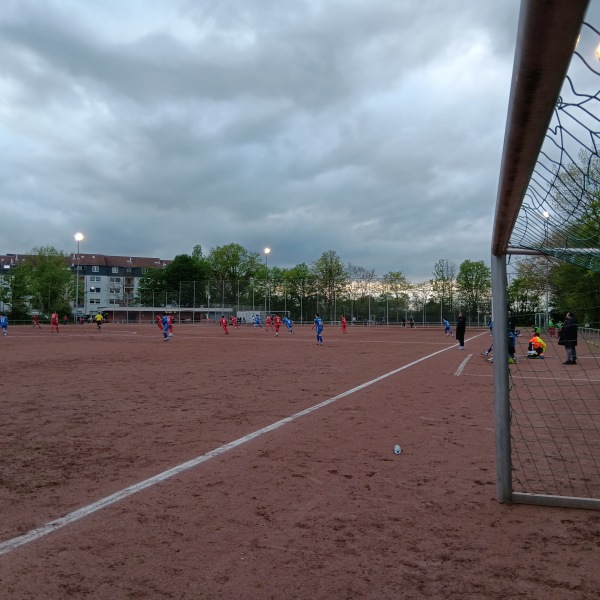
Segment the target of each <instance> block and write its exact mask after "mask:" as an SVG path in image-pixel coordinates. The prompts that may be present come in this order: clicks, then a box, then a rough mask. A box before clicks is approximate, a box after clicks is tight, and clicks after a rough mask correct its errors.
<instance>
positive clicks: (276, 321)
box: [273, 314, 281, 335]
mask: <svg viewBox="0 0 600 600" xmlns="http://www.w3.org/2000/svg"><path fill="white" fill-rule="evenodd" d="M273 322H274V323H275V335H279V328H280V327H281V317H280V316H279V315H278V314H275V318H274V319H273Z"/></svg>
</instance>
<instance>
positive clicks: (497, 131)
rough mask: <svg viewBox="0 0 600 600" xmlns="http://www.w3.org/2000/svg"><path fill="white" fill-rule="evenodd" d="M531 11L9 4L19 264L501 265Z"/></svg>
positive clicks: (327, 0) (341, 2)
mask: <svg viewBox="0 0 600 600" xmlns="http://www.w3.org/2000/svg"><path fill="white" fill-rule="evenodd" d="M518 14H519V2H518V1H517V0H485V1H477V2H475V1H473V0H454V1H452V0H451V1H448V0H444V1H441V0H427V1H423V2H417V1H416V0H394V1H390V0H337V1H336V0H288V1H285V0H253V1H252V2H250V1H244V0H237V1H233V0H163V1H158V0H101V1H100V0H99V1H97V2H82V1H80V0H77V1H76V0H70V1H69V0H3V2H2V10H1V12H0V65H1V69H0V202H1V205H2V211H1V217H0V254H5V253H27V252H29V251H31V249H32V248H33V247H35V246H41V245H52V246H54V247H56V248H58V249H60V250H64V251H65V252H72V251H74V250H76V247H77V246H76V242H75V241H74V238H73V235H74V234H75V232H77V231H81V232H83V233H84V235H85V240H84V241H83V242H82V245H81V251H82V252H85V253H99V254H116V255H127V256H129V255H133V256H153V257H159V258H163V259H169V258H173V257H174V256H175V255H177V254H183V253H187V254H191V252H192V249H193V247H194V246H195V245H196V244H200V245H202V248H203V250H204V252H205V254H206V253H208V252H209V251H210V248H212V247H215V246H221V245H224V244H229V243H232V242H235V243H239V244H241V245H242V246H244V247H245V248H247V249H248V250H251V251H256V252H260V253H261V254H262V251H263V249H264V248H265V246H269V247H270V248H271V249H272V251H271V254H270V256H269V265H277V266H280V267H291V266H294V265H295V264H298V263H301V262H306V263H309V264H310V263H311V262H313V261H315V260H316V259H318V258H319V257H320V256H321V254H322V253H323V252H324V251H326V250H335V251H336V252H337V253H338V255H339V256H340V258H341V259H342V261H343V262H344V263H352V264H355V265H360V266H363V267H365V268H368V269H375V270H376V271H377V274H378V275H380V276H381V275H383V274H385V273H386V272H388V271H396V270H401V271H403V272H404V273H405V274H406V275H407V276H408V277H409V279H411V280H412V281H419V280H423V279H429V278H430V277H431V273H432V270H433V265H434V263H435V262H436V261H437V260H439V259H440V258H444V259H448V260H452V261H455V262H456V263H457V265H459V264H460V263H461V262H462V261H463V260H465V259H472V260H484V261H485V262H486V264H489V254H490V239H491V230H492V221H493V215H494V205H495V199H496V192H497V187H498V175H499V168H500V158H501V151H502V142H503V137H504V128H505V123H506V113H507V106H508V94H509V88H510V78H511V73H512V64H513V59H514V50H515V39H516V30H517V24H518Z"/></svg>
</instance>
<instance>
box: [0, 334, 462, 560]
mask: <svg viewBox="0 0 600 600" xmlns="http://www.w3.org/2000/svg"><path fill="white" fill-rule="evenodd" d="M453 348H456V346H448V347H447V348H444V349H443V350H438V351H437V352H433V353H432V354H428V355H427V356H423V357H422V358H419V359H417V360H414V361H413V362H411V363H408V364H407V365H404V366H403V367H399V368H398V369H394V370H393V371H390V372H389V373H385V374H384V375H380V376H379V377H376V378H375V379H371V381H367V382H366V383H362V384H361V385H357V386H356V387H353V388H352V389H350V390H347V391H346V392H342V393H341V394H338V395H337V396H334V397H333V398H329V399H328V400H324V401H323V402H320V403H319V404H315V405H314V406H311V407H310V408H306V409H305V410H301V411H300V412H297V413H295V414H293V415H291V416H289V417H286V418H285V419H281V420H280V421H276V422H275V423H272V424H271V425H267V426H266V427H263V428H262V429H259V430H258V431H254V432H253V433H250V434H248V435H245V436H244V437H241V438H238V439H237V440H234V441H233V442H229V443H228V444H225V445H223V446H219V447H218V448H215V449H214V450H211V451H210V452H207V453H206V454H203V455H201V456H198V457H196V458H194V459H192V460H189V461H187V462H184V463H182V464H180V465H177V466H176V467H173V468H171V469H168V470H167V471H163V472H162V473H159V474H158V475H155V476H154V477H150V479H146V480H145V481H141V482H140V483H136V484H134V485H131V486H129V487H126V488H125V489H123V490H121V491H119V492H116V493H114V494H111V495H110V496H106V497H105V498H102V499H101V500H98V501H97V502H94V503H92V504H88V506H84V507H83V508H80V509H78V510H75V511H73V512H71V513H69V514H68V515H65V516H64V517H60V518H59V519H55V520H54V521H50V522H49V523H46V525H43V526H42V527H38V528H37V529H32V530H31V531H30V532H28V533H26V534H24V535H21V536H19V537H16V538H12V539H10V540H6V541H5V542H2V543H0V556H1V555H3V554H7V553H8V552H11V551H12V550H15V549H16V548H19V547H20V546H24V545H25V544H28V543H29V542H33V541H35V540H38V539H39V538H41V537H44V536H46V535H48V534H49V533H52V532H54V531H57V530H58V529H62V528H63V527H66V526H67V525H70V524H71V523H75V522H76V521H79V519H83V518H84V517H87V516H89V515H91V514H93V513H95V512H97V511H99V510H101V509H103V508H106V507H107V506H110V505H111V504H115V503H116V502H119V501H120V500H123V499H124V498H127V497H128V496H132V495H133V494H136V493H137V492H141V491H142V490H145V489H146V488H149V487H151V486H153V485H155V484H157V483H161V482H162V481H165V480H166V479H169V478H171V477H173V476H175V475H179V474H180V473H183V472H184V471H187V470H189V469H192V468H193V467H196V466H197V465H200V464H202V463H203V462H206V461H208V460H210V459H211V458H215V457H217V456H220V455H221V454H224V453H225V452H228V451H229V450H233V449H234V448H237V447H238V446H241V445H242V444H245V443H246V442H249V441H251V440H254V439H256V438H257V437H260V436H261V435H264V434H265V433H269V432H270V431H275V430H276V429H279V428H280V427H283V425H287V424H288V423H291V422H292V421H295V420H296V419H299V418H300V417H304V416H306V415H308V414H310V413H312V412H314V411H316V410H319V409H321V408H324V407H325V406H328V405H329V404H333V403H334V402H337V401H338V400H341V399H342V398H345V397H346V396H349V395H350V394H353V393H354V392H358V391H360V390H362V389H364V388H366V387H368V386H370V385H373V384H375V383H378V382H379V381H382V380H383V379H386V378H387V377H391V376H392V375H395V374H396V373H400V371H404V369H408V368H409V367H412V366H414V365H416V364H419V363H420V362H423V361H424V360H427V359H429V358H433V357H434V356H436V355H438V354H441V353H442V352H447V351H448V350H451V349H453Z"/></svg>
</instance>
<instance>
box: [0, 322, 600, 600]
mask: <svg viewBox="0 0 600 600" xmlns="http://www.w3.org/2000/svg"><path fill="white" fill-rule="evenodd" d="M348 329H349V333H348V334H347V335H342V333H341V330H340V329H339V328H335V329H334V328H330V327H326V328H325V331H324V340H325V343H324V345H323V346H318V345H317V344H316V341H315V337H314V332H313V331H311V329H310V326H304V327H298V326H296V333H295V334H294V335H293V336H291V335H289V334H288V333H287V332H286V331H284V330H283V329H282V331H281V332H280V335H279V337H278V338H276V337H275V336H274V335H273V334H272V333H267V332H265V331H264V330H262V331H258V330H254V329H253V328H251V327H249V326H246V327H242V328H240V329H237V330H235V329H233V328H231V327H230V328H229V331H230V335H227V336H226V335H224V334H223V332H222V330H221V329H220V327H218V326H198V325H196V326H193V325H185V326H184V325H177V324H175V335H174V337H173V339H172V340H171V341H169V342H166V343H165V342H163V341H162V336H161V333H160V332H159V330H158V329H157V328H156V327H155V326H150V325H145V326H141V325H140V326H127V325H105V326H104V328H103V330H102V332H97V331H95V326H94V325H87V324H86V325H83V326H79V325H69V326H67V327H61V332H60V333H59V334H58V335H56V334H52V335H51V334H50V333H49V328H48V327H46V328H45V329H43V330H41V331H36V330H33V329H32V328H29V327H21V328H18V327H12V328H10V330H9V331H10V332H9V335H8V336H7V337H4V338H2V339H0V356H2V367H1V371H0V373H1V377H0V407H1V411H2V436H1V438H0V483H1V487H0V510H1V515H2V520H1V524H0V531H1V533H0V544H1V543H4V551H3V554H0V596H1V597H2V598H10V599H21V598H23V599H25V598H32V599H33V598H35V599H40V598H66V597H70V598H93V599H104V598H106V599H115V598H235V599H263V598H265V599H266V598H269V599H280V598H285V599H288V598H290V599H296V598H297V599H300V598H306V599H315V598H317V599H321V598H322V599H338V598H348V599H355V598H369V599H371V598H373V599H386V598H390V599H392V598H393V599H398V598H401V599H408V600H410V599H425V598H427V599H431V598H450V599H459V598H460V599H461V600H462V599H466V598H469V599H470V598H473V599H475V598H477V599H492V600H496V599H498V600H500V599H502V600H504V599H506V598H519V599H520V600H522V599H523V598H528V599H533V598H536V599H537V598H544V599H546V598H552V599H558V600H561V599H565V600H566V599H569V600H572V599H574V598H575V599H590V600H591V599H592V598H593V599H595V598H597V597H598V589H599V584H600V581H599V576H598V569H597V565H598V556H599V553H600V515H598V513H595V512H592V511H577V510H568V509H555V508H540V507H534V506H506V505H502V504H499V503H497V502H496V500H495V497H496V488H495V462H494V461H495V457H494V422H493V398H492V394H493V388H492V386H493V381H492V368H491V365H489V364H488V363H487V362H486V361H485V360H482V357H481V356H478V355H479V353H480V352H481V351H482V350H483V349H485V346H487V345H488V343H489V339H490V338H489V335H488V333H487V331H485V332H482V331H481V330H479V331H474V330H471V331H469V330H468V331H467V345H466V350H465V351H459V350H457V349H456V348H454V347H451V346H454V345H455V341H454V340H452V339H449V338H446V337H445V335H444V333H443V329H442V328H441V327H440V328H439V330H420V329H414V330H411V329H395V328H389V329H388V328H385V327H373V328H364V327H349V328H348ZM474 336H479V337H477V338H476V339H474V340H472V341H471V340H470V338H473V337H474ZM446 348H448V350H447V351H443V350H445V349H446ZM440 351H443V352H440ZM434 353H437V354H435V355H434ZM430 355H434V356H430ZM424 357H429V358H426V359H425V360H422V361H420V362H416V363H415V361H418V360H419V359H422V358H424ZM560 359H562V356H561V357H558V356H556V357H551V356H549V357H548V358H547V360H556V361H558V360H560ZM413 363H415V364H413ZM557 364H558V362H557ZM461 366H462V370H461V369H460V367H461ZM402 367H406V368H402ZM517 367H518V366H517ZM398 369H400V370H398ZM395 370H398V372H396V373H394V374H392V375H390V376H389V377H385V378H383V379H381V380H380V381H376V382H373V380H375V379H376V378H378V377H380V376H382V375H385V374H388V373H391V372H392V371H395ZM369 382H372V383H370V384H369V385H364V386H363V384H368V383H369ZM360 386H363V387H360ZM356 387H359V389H357V390H355V391H353V392H352V393H349V394H347V395H343V396H342V397H339V398H337V399H335V400H334V401H332V402H331V403H329V404H327V405H325V406H322V407H320V408H318V409H317V410H313V411H311V412H308V413H307V414H302V415H300V416H297V418H295V419H293V420H290V421H287V422H284V423H283V424H279V425H278V426H277V427H275V428H273V429H272V430H270V431H265V432H262V433H261V434H260V435H258V436H257V437H254V438H253V439H247V438H248V436H250V435H251V434H253V433H254V432H258V431H260V430H262V429H263V428H265V427H267V426H269V425H272V424H274V423H277V422H279V421H280V420H282V419H285V418H287V417H290V416H292V415H298V413H300V412H301V411H305V410H306V409H309V408H311V407H314V406H316V405H319V404H320V403H323V402H324V401H326V400H328V399H333V398H335V397H336V396H338V395H341V394H343V393H344V392H347V391H349V390H352V389H353V388H356ZM236 440H242V441H243V440H247V441H244V442H243V443H241V441H240V443H239V445H237V446H236V447H234V448H233V449H230V450H227V451H224V450H222V451H220V453H218V454H217V455H216V456H214V457H212V458H209V459H207V460H205V461H204V462H200V464H197V465H196V466H193V467H191V468H189V469H187V470H184V471H182V472H180V473H179V474H177V475H175V476H173V477H171V478H167V479H163V480H162V481H161V482H159V483H156V484H154V485H151V486H149V487H147V488H145V489H142V490H141V491H138V492H136V493H134V494H132V495H129V496H127V497H125V498H123V499H121V500H119V501H116V502H113V503H112V504H110V505H108V506H107V507H105V508H102V509H99V510H95V511H92V510H91V509H90V508H89V507H90V506H91V505H93V504H94V503H96V502H98V501H99V500H102V499H103V498H106V497H109V496H110V495H111V494H115V493H117V492H119V491H121V490H124V489H125V488H128V487H129V486H135V485H136V484H139V483H140V482H143V481H145V480H148V479H149V478H151V477H153V476H156V475H159V474H161V473H164V472H165V471H167V470H168V469H171V468H173V467H176V466H178V465H182V464H183V463H185V462H186V461H190V460H192V459H195V458H197V457H201V456H203V455H205V454H206V453H209V452H211V451H213V450H215V449H218V448H222V447H223V446H224V445H225V444H228V443H230V442H233V441H236ZM395 444H399V445H400V446H401V447H402V453H401V454H400V455H395V454H394V453H393V447H394V445H395ZM78 509H83V511H82V513H83V516H81V518H79V519H77V520H74V521H73V522H72V523H70V524H67V525H66V526H64V527H57V528H56V530H55V531H51V532H50V533H48V534H46V535H39V536H37V535H34V536H33V539H31V541H29V542H28V543H25V544H23V545H20V546H18V547H14V548H13V547H8V548H7V546H6V544H7V542H9V541H10V540H14V539H15V538H18V537H19V536H23V535H25V534H27V533H29V532H32V531H33V532H35V531H39V528H41V527H43V526H44V525H46V524H47V523H49V522H52V521H54V520H56V519H60V518H61V517H64V516H66V515H69V514H71V513H73V511H76V510H78Z"/></svg>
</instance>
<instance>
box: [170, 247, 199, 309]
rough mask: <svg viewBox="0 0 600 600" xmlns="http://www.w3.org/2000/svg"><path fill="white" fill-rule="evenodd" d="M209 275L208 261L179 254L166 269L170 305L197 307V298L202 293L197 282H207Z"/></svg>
mask: <svg viewBox="0 0 600 600" xmlns="http://www.w3.org/2000/svg"><path fill="white" fill-rule="evenodd" d="M209 273H210V271H209V267H208V265H207V263H206V260H204V259H202V258H195V257H194V256H190V255H189V254H178V255H177V256H176V257H175V258H174V259H173V262H171V263H169V264H168V265H167V266H166V267H165V269H164V275H163V277H164V283H165V288H166V291H167V297H168V298H170V299H171V300H170V301H169V303H170V304H174V303H177V304H179V305H180V306H183V307H190V306H195V305H196V304H197V303H196V299H197V296H199V295H200V293H201V292H200V289H197V288H199V286H198V285H196V283H195V282H200V281H203V280H206V279H207V278H208V277H209Z"/></svg>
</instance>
